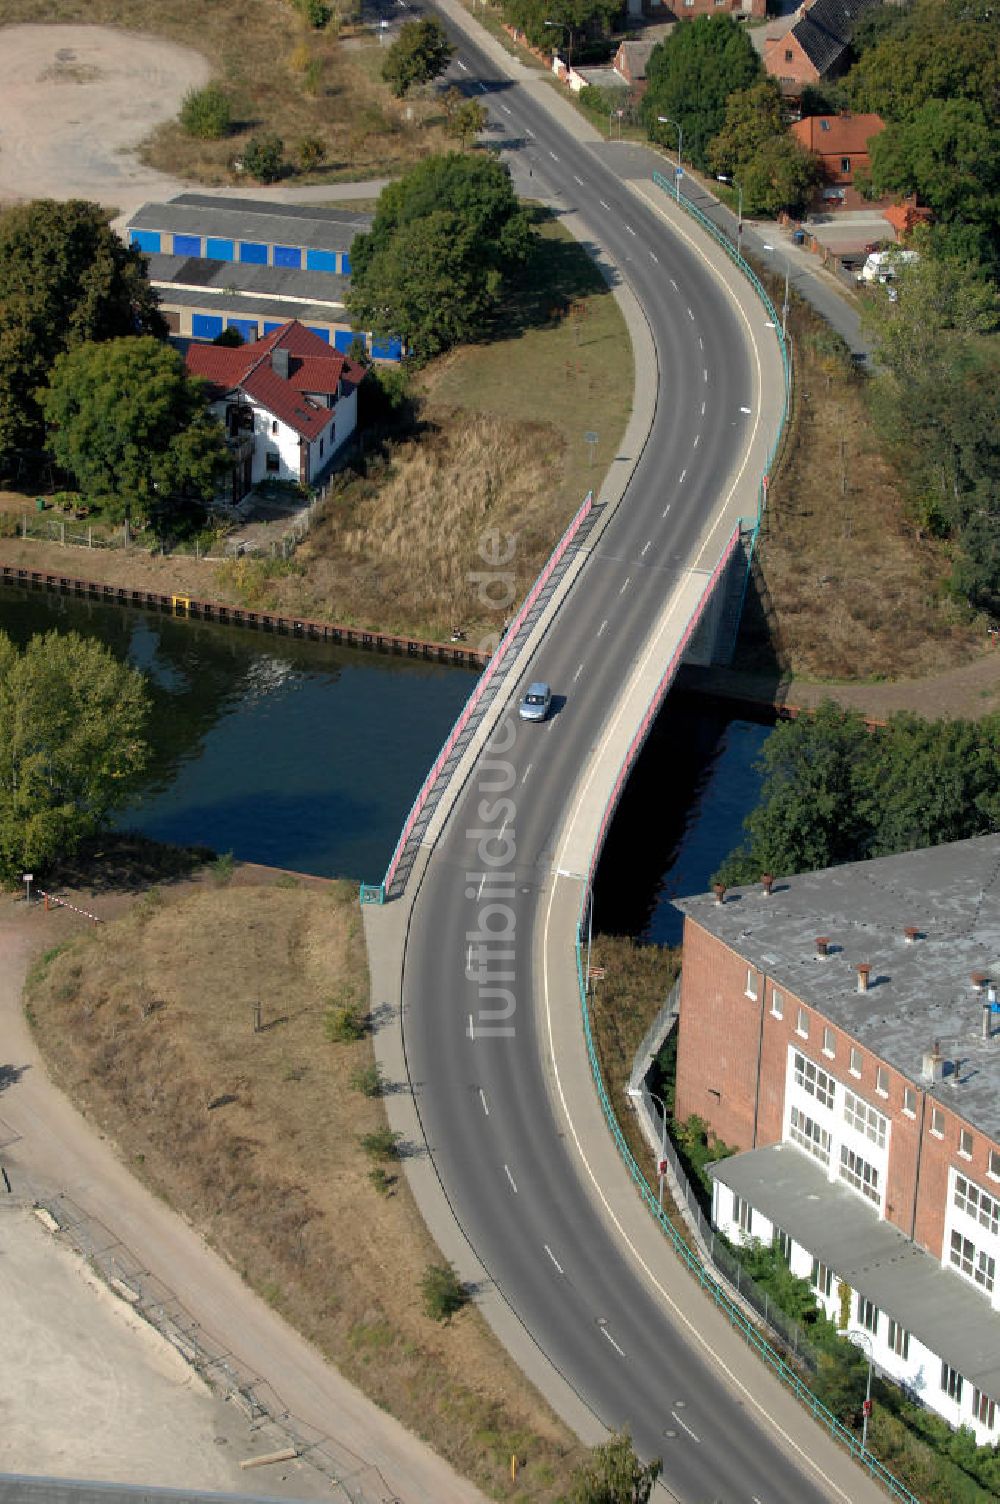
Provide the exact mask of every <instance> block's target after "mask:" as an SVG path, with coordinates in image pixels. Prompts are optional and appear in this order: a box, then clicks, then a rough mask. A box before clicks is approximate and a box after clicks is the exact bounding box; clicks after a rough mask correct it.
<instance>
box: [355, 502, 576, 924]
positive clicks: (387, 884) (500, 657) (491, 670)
mask: <svg viewBox="0 0 1000 1504" xmlns="http://www.w3.org/2000/svg"><path fill="white" fill-rule="evenodd" d="M593 505H594V493H593V491H588V492H587V495H586V497H585V499H584V502H583V505H582V506H581V507H580V509H579V511H578V512H577V514H576V516H575V517H574V518H573V520H572V522H571V523H570V525H569V527H568V528H567V529H566V531H565V532H564V533H563V535H562V537H561V538H560V539H559V542H558V543H557V544H556V546H555V548H554V549H553V551H552V554H551V555H550V557H549V561H548V563H547V564H546V565H545V568H544V569H543V570H542V572H541V574H540V575H539V576H538V578H537V580H536V581H535V583H534V585H532V587H531V590H530V591H529V592H528V595H527V596H526V598H525V601H524V604H523V606H522V607H521V609H520V611H519V612H518V613H517V615H516V616H515V618H514V620H513V621H512V622H511V624H510V626H509V627H508V628H507V631H506V632H505V633H504V635H503V637H502V638H501V640H500V642H499V643H498V644H497V650H496V652H495V653H494V654H493V656H492V657H491V659H490V661H489V663H488V664H487V665H486V668H485V669H484V670H483V673H482V674H481V676H480V678H479V680H478V681H477V683H476V687H475V689H474V690H473V691H472V694H471V695H470V696H469V698H468V700H467V701H466V703H465V707H464V709H463V710H462V713H461V715H460V716H459V717H458V720H457V721H456V722H455V724H454V726H453V727H452V729H451V734H450V735H449V737H448V740H447V741H446V742H445V744H444V746H443V747H442V748H441V751H440V752H439V753H438V756H437V760H436V761H435V763H434V766H433V767H432V768H431V770H430V772H429V773H428V774H427V777H426V778H425V779H424V781H423V784H422V785H421V788H420V792H419V793H418V795H417V797H416V799H414V801H413V806H412V808H411V810H410V813H409V814H408V815H407V817H406V824H405V825H404V826H403V830H402V834H401V835H400V837H399V840H398V841H397V842H396V849H395V851H394V852H393V853H392V860H391V861H390V862H389V866H388V867H387V869H386V874H385V880H384V882H383V884H382V892H383V894H384V896H385V897H388V894H389V889H390V888H391V886H392V881H393V878H394V877H395V875H396V870H397V868H398V866H399V863H400V861H401V859H402V856H403V852H404V851H405V850H406V843H407V841H408V840H409V839H410V836H411V835H412V833H413V828H414V826H415V825H416V823H417V821H418V820H419V819H420V816H421V814H422V812H423V809H424V806H425V805H426V803H427V800H428V798H429V797H430V794H431V791H432V789H433V788H434V785H435V783H436V782H437V780H438V778H439V777H440V775H441V770H442V768H443V767H444V766H445V764H446V763H447V761H448V759H449V757H450V756H451V754H452V752H453V751H454V750H455V745H456V743H457V742H458V740H459V737H460V736H461V735H462V733H463V732H464V731H465V728H466V727H467V726H468V724H469V721H470V720H471V718H472V716H473V714H474V713H475V710H476V707H477V706H478V704H479V702H480V700H481V699H482V697H483V695H484V694H485V693H486V690H487V688H488V686H489V685H490V683H491V681H492V680H493V679H494V678H495V677H496V674H497V672H498V670H499V668H500V665H501V664H502V663H503V661H504V659H505V658H506V657H507V653H508V650H509V649H510V647H511V644H512V643H513V642H515V641H516V639H517V634H518V632H519V630H520V628H521V626H522V625H523V623H524V621H525V620H526V618H527V616H528V615H529V613H530V611H531V610H532V608H533V606H534V605H535V602H536V601H537V600H538V597H539V596H540V595H541V593H542V591H543V590H544V589H545V587H546V585H547V584H548V582H549V580H550V579H551V578H552V574H553V572H554V570H555V569H556V568H557V567H558V565H559V563H560V561H561V560H562V558H563V556H564V554H565V553H566V550H567V549H568V548H569V546H570V544H571V543H572V542H573V539H574V538H575V537H576V535H577V533H578V532H579V531H580V528H581V527H582V526H583V524H584V522H585V521H586V520H587V518H588V517H589V516H590V513H591V510H592V508H593Z"/></svg>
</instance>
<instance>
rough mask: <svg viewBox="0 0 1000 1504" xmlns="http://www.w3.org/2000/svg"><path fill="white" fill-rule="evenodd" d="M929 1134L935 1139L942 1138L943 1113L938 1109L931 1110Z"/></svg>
mask: <svg viewBox="0 0 1000 1504" xmlns="http://www.w3.org/2000/svg"><path fill="white" fill-rule="evenodd" d="M931 1132H932V1133H933V1134H934V1136H935V1138H944V1113H943V1111H942V1110H941V1108H940V1107H932V1108H931Z"/></svg>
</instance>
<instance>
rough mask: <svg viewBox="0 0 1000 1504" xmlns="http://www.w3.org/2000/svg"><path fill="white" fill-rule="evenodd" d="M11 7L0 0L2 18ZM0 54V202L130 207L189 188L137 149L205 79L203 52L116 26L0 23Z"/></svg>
mask: <svg viewBox="0 0 1000 1504" xmlns="http://www.w3.org/2000/svg"><path fill="white" fill-rule="evenodd" d="M34 9H35V11H36V13H37V11H38V7H37V6H36V7H34ZM8 10H9V7H6V6H4V5H2V4H0V20H2V19H3V18H4V16H5V13H6V12H7V11H8ZM0 53H2V56H3V60H4V62H3V71H4V86H3V89H2V90H0V200H8V201H9V200H17V199H29V198H42V197H46V198H88V199H94V200H96V201H97V202H98V203H102V204H107V205H114V206H116V207H118V208H119V209H124V208H126V207H134V206H135V205H136V204H138V203H141V202H142V200H143V199H145V198H152V197H161V196H164V195H167V196H169V195H170V194H174V193H180V192H182V191H183V189H184V187H185V186H187V185H185V184H184V183H183V182H182V181H181V180H180V179H175V178H171V177H167V176H165V175H164V174H163V173H160V172H155V171H153V170H152V169H151V168H149V167H147V166H144V165H143V164H142V163H141V162H140V160H139V157H138V155H137V148H138V146H139V144H140V142H142V141H143V140H144V139H145V137H146V136H148V135H149V133H150V132H151V131H152V130H153V129H154V128H155V127H156V126H158V125H160V124H162V122H163V121H165V120H170V119H172V118H173V117H174V115H176V113H177V110H178V108H179V106H180V103H181V100H182V99H183V97H184V95H185V94H186V93H187V91H188V90H189V89H193V88H198V87H200V86H201V85H202V84H204V83H207V81H208V79H209V77H210V76H211V72H212V69H211V65H210V64H209V62H208V59H207V58H206V57H203V56H202V55H201V54H200V53H199V52H196V51H195V50H194V49H193V48H191V47H185V46H180V45H178V44H177V43H175V42H168V41H166V40H165V39H164V38H163V37H161V36H153V35H149V34H147V35H143V34H141V33H137V32H126V31H121V30H118V29H117V28H116V27H111V26H65V25H63V26H57V25H53V26H5V27H3V29H2V30H0Z"/></svg>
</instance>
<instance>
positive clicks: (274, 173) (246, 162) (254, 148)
mask: <svg viewBox="0 0 1000 1504" xmlns="http://www.w3.org/2000/svg"><path fill="white" fill-rule="evenodd" d="M284 155H285V143H284V141H282V139H281V137H280V136H253V137H252V138H251V139H250V140H249V141H248V142H247V144H246V149H245V150H244V152H243V170H244V172H248V173H249V174H250V176H251V177H252V178H256V179H257V181H258V182H259V183H276V182H277V180H278V178H280V176H281V172H282V168H283V167H284V165H285V163H284Z"/></svg>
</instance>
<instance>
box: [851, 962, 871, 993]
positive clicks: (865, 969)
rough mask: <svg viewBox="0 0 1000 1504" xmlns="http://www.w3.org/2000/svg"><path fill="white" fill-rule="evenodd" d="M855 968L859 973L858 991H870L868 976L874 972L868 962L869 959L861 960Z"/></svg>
mask: <svg viewBox="0 0 1000 1504" xmlns="http://www.w3.org/2000/svg"><path fill="white" fill-rule="evenodd" d="M855 969H856V970H857V973H858V991H859V992H867V991H868V978H869V977H870V976H871V972H872V969H871V966H870V965H869V964H868V962H867V961H859V962H858V965H857V967H856V968H855Z"/></svg>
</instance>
